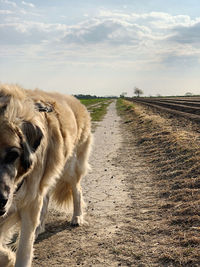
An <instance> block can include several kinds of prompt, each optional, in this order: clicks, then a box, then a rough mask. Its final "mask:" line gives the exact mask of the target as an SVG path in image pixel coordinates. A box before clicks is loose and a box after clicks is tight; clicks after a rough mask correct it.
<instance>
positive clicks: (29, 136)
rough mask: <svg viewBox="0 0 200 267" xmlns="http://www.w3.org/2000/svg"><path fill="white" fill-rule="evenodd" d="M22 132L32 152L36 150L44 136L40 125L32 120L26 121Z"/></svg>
mask: <svg viewBox="0 0 200 267" xmlns="http://www.w3.org/2000/svg"><path fill="white" fill-rule="evenodd" d="M22 132H23V134H24V136H25V138H26V141H27V144H28V146H29V147H30V150H31V152H35V151H36V150H37V148H38V147H39V145H40V142H41V140H42V137H43V133H42V131H41V129H40V128H39V127H38V126H35V125H33V124H32V123H31V122H28V121H26V122H24V123H23V124H22Z"/></svg>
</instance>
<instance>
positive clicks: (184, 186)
mask: <svg viewBox="0 0 200 267" xmlns="http://www.w3.org/2000/svg"><path fill="white" fill-rule="evenodd" d="M119 104H120V103H119ZM127 106H128V107H129V108H126V107H127ZM120 110H121V112H123V114H124V116H126V120H125V123H128V124H129V128H130V129H131V130H132V132H133V134H134V135H135V137H136V140H137V145H138V147H139V148H140V151H141V153H142V156H143V157H144V159H145V161H147V162H148V164H149V166H151V169H153V170H154V172H155V174H156V177H157V178H156V181H155V183H156V186H157V188H158V192H159V196H160V198H161V201H160V203H162V204H160V203H159V204H158V205H160V206H159V210H160V216H161V217H162V220H163V221H165V222H166V223H165V224H166V227H165V226H163V231H164V232H165V235H166V240H167V242H169V243H168V249H166V247H164V250H163V251H162V246H161V248H160V252H159V253H158V255H157V257H158V259H159V261H160V264H161V265H162V266H200V149H199V147H200V136H199V133H198V131H199V130H200V127H199V126H198V125H195V127H193V125H192V124H191V123H190V122H189V121H188V123H187V121H186V120H184V119H183V121H181V119H176V118H171V117H170V116H164V115H162V114H158V113H155V112H153V111H151V110H150V109H146V108H144V107H142V106H139V105H134V107H132V108H130V103H127V102H126V103H125V102H124V103H123V104H122V103H121V104H120ZM164 228H165V229H164ZM169 237H170V238H169Z"/></svg>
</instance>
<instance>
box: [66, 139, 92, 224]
mask: <svg viewBox="0 0 200 267" xmlns="http://www.w3.org/2000/svg"><path fill="white" fill-rule="evenodd" d="M90 145H91V136H89V137H88V139H87V140H86V142H84V143H82V144H81V145H79V146H78V148H77V151H76V154H75V156H74V158H75V164H73V166H74V170H73V172H72V173H73V177H71V179H70V181H69V182H70V185H71V188H72V195H73V207H74V210H73V217H72V220H71V224H72V225H73V226H79V225H81V224H83V207H82V205H83V203H84V202H83V197H82V189H81V184H80V183H81V179H82V177H83V176H84V175H86V173H87V171H88V168H89V164H88V157H89V152H90Z"/></svg>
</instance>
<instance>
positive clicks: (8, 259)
mask: <svg viewBox="0 0 200 267" xmlns="http://www.w3.org/2000/svg"><path fill="white" fill-rule="evenodd" d="M0 266H2V267H14V266H15V253H14V252H12V251H10V250H8V249H5V248H2V247H1V248H0Z"/></svg>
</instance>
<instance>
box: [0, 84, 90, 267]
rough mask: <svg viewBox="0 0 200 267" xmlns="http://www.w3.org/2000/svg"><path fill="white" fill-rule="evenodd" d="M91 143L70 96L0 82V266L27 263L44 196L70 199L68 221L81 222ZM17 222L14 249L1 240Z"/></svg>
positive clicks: (80, 108) (81, 110) (84, 114)
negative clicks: (83, 180)
mask: <svg viewBox="0 0 200 267" xmlns="http://www.w3.org/2000/svg"><path fill="white" fill-rule="evenodd" d="M91 142H92V134H91V120H90V115H89V113H88V111H87V109H86V107H85V106H84V105H82V104H81V103H80V102H79V100H78V99H76V98H75V97H73V96H66V95H62V94H59V93H47V92H44V91H41V90H38V89H36V90H25V89H23V88H21V87H19V86H17V85H8V84H2V85H0V266H4V267H6V266H7V267H11V266H12V267H13V266H15V267H30V266H31V263H32V258H33V244H34V240H35V236H37V235H38V234H39V233H40V232H41V231H42V230H43V228H44V217H45V214H46V211H47V208H48V200H49V198H51V199H52V201H54V203H55V205H56V206H57V207H62V208H66V207H67V206H68V203H69V202H70V201H71V202H72V204H73V217H72V220H71V224H72V225H74V226H78V225H81V224H82V223H83V208H82V202H83V200H82V192H81V185H80V181H81V178H82V177H83V176H84V175H86V173H87V170H88V168H89V164H88V158H89V154H90V148H91ZM16 227H17V228H18V232H19V240H18V242H17V243H18V246H17V249H16V253H14V251H12V250H11V249H10V248H9V247H8V246H7V245H6V244H7V242H8V239H9V238H11V237H12V234H13V231H14V230H15V229H16Z"/></svg>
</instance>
